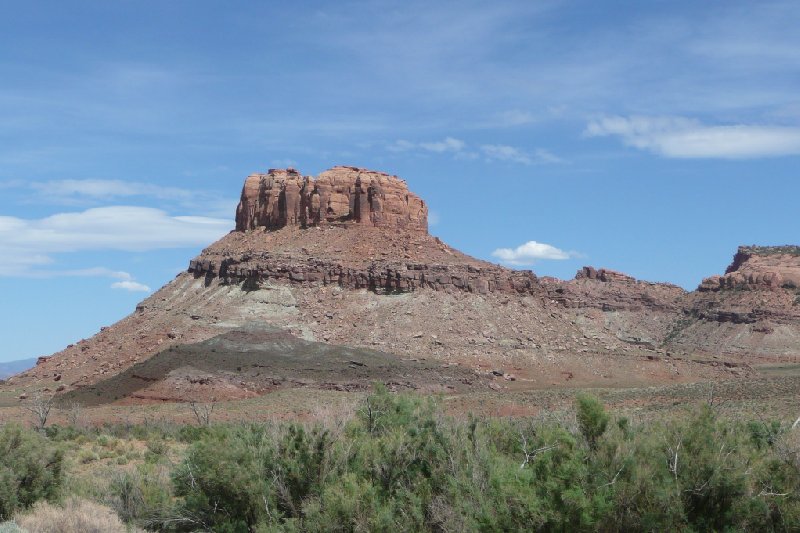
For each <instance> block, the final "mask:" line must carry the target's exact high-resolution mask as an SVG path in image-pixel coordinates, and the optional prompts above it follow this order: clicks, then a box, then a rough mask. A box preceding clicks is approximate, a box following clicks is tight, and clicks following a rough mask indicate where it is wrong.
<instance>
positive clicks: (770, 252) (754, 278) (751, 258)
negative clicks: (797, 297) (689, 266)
mask: <svg viewBox="0 0 800 533" xmlns="http://www.w3.org/2000/svg"><path fill="white" fill-rule="evenodd" d="M797 288H800V246H740V247H739V250H738V251H737V252H736V255H735V256H734V258H733V263H731V265H730V266H729V267H728V268H727V270H725V274H724V275H722V276H711V277H708V278H706V279H704V280H703V281H702V282H701V283H700V286H699V287H698V288H697V289H698V290H699V291H701V292H708V291H720V290H773V291H774V290H780V289H797Z"/></svg>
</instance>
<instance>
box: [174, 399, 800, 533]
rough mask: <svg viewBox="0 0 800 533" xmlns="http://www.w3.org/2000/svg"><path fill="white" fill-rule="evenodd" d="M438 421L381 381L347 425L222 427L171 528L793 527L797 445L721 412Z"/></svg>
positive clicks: (597, 411)
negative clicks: (332, 429)
mask: <svg viewBox="0 0 800 533" xmlns="http://www.w3.org/2000/svg"><path fill="white" fill-rule="evenodd" d="M576 419H577V421H578V425H577V427H575V426H574V425H573V424H571V423H566V422H559V421H557V420H552V419H551V420H548V421H533V420H508V419H479V418H475V417H471V418H470V419H469V420H467V421H456V420H452V419H448V418H446V417H444V416H442V415H441V412H440V409H439V406H438V404H437V403H436V401H433V400H430V399H424V398H420V397H414V396H404V395H395V394H390V393H389V392H387V391H386V390H385V389H383V388H380V387H379V388H378V389H377V390H376V392H375V393H374V394H372V395H370V397H369V398H368V399H366V400H365V401H364V402H363V404H362V405H361V406H360V408H359V409H358V411H357V413H356V416H355V417H354V418H353V419H351V420H349V421H348V422H347V424H346V425H345V427H344V429H343V431H342V432H341V433H337V434H330V433H328V432H327V431H325V430H324V429H323V428H321V427H309V426H302V425H298V424H294V423H292V424H276V425H248V426H226V427H223V426H215V427H211V428H208V429H207V430H204V431H203V432H202V433H199V434H197V435H196V442H194V443H193V444H192V445H191V446H190V447H189V448H188V450H187V454H186V457H185V460H184V461H183V462H182V463H181V464H180V466H179V467H178V468H177V469H176V470H175V471H174V472H173V484H174V490H175V493H176V494H177V496H178V506H177V508H176V509H175V510H174V513H173V514H174V516H175V517H179V518H177V519H175V520H173V521H172V522H171V527H176V528H178V529H180V528H181V527H184V528H185V529H186V530H196V529H198V528H200V529H203V528H205V529H211V530H215V531H254V530H255V531H278V530H281V531H295V530H297V531H520V530H526V531H529V530H538V531H565V530H572V531H676V530H685V531H708V530H716V531H724V530H758V531H770V530H777V531H784V530H796V529H798V528H799V527H800V437H796V436H793V435H794V434H793V433H792V432H787V431H785V430H783V429H782V428H781V426H780V424H773V423H771V422H769V423H759V424H760V425H757V424H754V423H740V422H732V421H728V420H721V419H719V418H718V417H717V415H716V414H715V412H714V411H713V410H712V409H710V408H709V407H707V406H705V407H701V408H699V409H697V410H696V411H695V412H688V413H687V414H686V415H684V416H678V417H670V418H668V419H664V420H659V421H653V422H647V423H638V424H634V423H632V422H630V421H629V420H627V419H622V418H619V419H617V421H616V423H614V424H610V423H609V422H610V420H611V417H610V415H609V414H608V413H607V412H606V410H605V408H604V407H603V405H602V404H601V403H600V402H599V401H598V400H596V399H594V398H590V397H580V398H578V399H577V400H576ZM798 433H800V432H798Z"/></svg>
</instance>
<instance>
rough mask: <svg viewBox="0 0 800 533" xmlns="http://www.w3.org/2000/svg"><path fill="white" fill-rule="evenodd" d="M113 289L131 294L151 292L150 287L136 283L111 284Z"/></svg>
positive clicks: (118, 282) (121, 282) (120, 282)
mask: <svg viewBox="0 0 800 533" xmlns="http://www.w3.org/2000/svg"><path fill="white" fill-rule="evenodd" d="M111 288H112V289H124V290H126V291H130V292H150V287H148V286H147V285H145V284H143V283H139V282H136V281H117V282H115V283H112V284H111Z"/></svg>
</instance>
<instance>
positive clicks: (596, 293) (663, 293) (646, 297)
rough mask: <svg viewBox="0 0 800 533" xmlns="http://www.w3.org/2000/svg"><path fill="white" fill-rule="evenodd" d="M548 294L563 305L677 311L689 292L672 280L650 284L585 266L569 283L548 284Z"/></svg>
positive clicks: (569, 306)
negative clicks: (673, 283)
mask: <svg viewBox="0 0 800 533" xmlns="http://www.w3.org/2000/svg"><path fill="white" fill-rule="evenodd" d="M546 286H547V289H548V296H549V297H550V298H551V299H552V300H555V301H557V302H559V303H560V304H561V305H563V306H564V307H568V308H584V307H591V308H596V309H601V310H603V311H654V310H655V311H661V312H663V311H674V310H676V309H678V307H679V300H680V298H681V297H682V296H683V295H684V294H685V292H686V291H684V290H683V289H681V288H680V287H678V286H676V285H671V284H669V283H650V282H647V281H640V280H637V279H636V278H634V277H631V276H628V275H627V274H623V273H622V272H616V271H614V270H608V269H605V268H601V269H595V268H594V267H590V266H586V267H583V268H582V269H580V270H579V271H578V272H577V274H575V279H573V280H571V281H567V282H563V281H557V282H553V281H550V282H548V283H546Z"/></svg>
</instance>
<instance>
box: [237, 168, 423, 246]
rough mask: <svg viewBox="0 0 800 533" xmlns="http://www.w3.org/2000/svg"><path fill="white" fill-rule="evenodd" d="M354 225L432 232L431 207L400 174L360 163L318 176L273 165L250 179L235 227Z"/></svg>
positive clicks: (243, 229)
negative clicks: (413, 191) (429, 212)
mask: <svg viewBox="0 0 800 533" xmlns="http://www.w3.org/2000/svg"><path fill="white" fill-rule="evenodd" d="M329 224H355V225H362V226H371V227H380V228H399V229H402V230H407V231H419V232H427V231H428V208H427V206H426V205H425V202H423V201H422V199H420V198H419V196H417V195H415V194H414V193H412V192H410V191H409V190H408V186H407V185H406V183H405V181H403V180H401V179H400V178H398V177H397V176H390V175H389V174H385V173H383V172H375V171H371V170H366V169H362V168H356V167H343V166H339V167H334V168H332V169H330V170H326V171H325V172H322V173H321V174H320V175H319V176H317V177H316V178H312V177H310V176H303V175H301V174H300V173H299V172H298V171H297V170H295V169H292V168H288V169H285V170H276V169H271V170H270V171H269V172H267V173H266V174H252V175H250V176H248V177H247V180H246V181H245V184H244V188H243V189H242V197H241V200H240V202H239V206H238V207H237V208H236V229H237V230H238V231H247V230H252V229H256V228H262V227H263V228H266V229H269V230H275V229H280V228H283V227H285V226H300V227H309V226H322V225H329Z"/></svg>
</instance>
